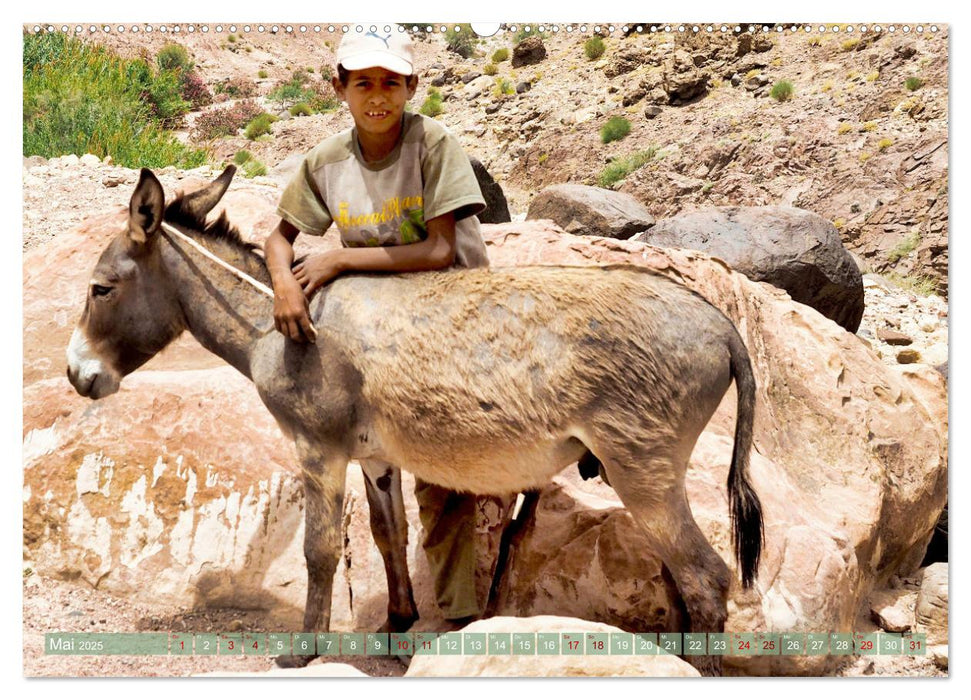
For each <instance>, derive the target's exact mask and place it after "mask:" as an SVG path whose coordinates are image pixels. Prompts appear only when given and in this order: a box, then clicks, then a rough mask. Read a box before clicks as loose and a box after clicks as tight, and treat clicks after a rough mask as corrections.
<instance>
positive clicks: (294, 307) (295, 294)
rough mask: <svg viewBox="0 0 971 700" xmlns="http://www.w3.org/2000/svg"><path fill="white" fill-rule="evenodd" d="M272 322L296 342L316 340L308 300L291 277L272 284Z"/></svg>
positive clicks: (315, 331)
mask: <svg viewBox="0 0 971 700" xmlns="http://www.w3.org/2000/svg"><path fill="white" fill-rule="evenodd" d="M273 323H274V325H275V326H276V329H277V330H278V331H280V332H281V333H283V335H285V336H287V337H288V338H290V339H291V340H295V341H297V342H298V343H306V342H310V343H312V342H314V341H316V340H317V330H316V329H315V328H314V326H313V323H311V321H310V302H309V301H308V299H307V297H306V295H304V293H303V290H302V289H301V288H300V285H299V284H298V283H297V282H295V281H294V280H293V278H292V277H291V278H290V279H289V280H281V281H279V282H277V283H276V284H275V285H273Z"/></svg>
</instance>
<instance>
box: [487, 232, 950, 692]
mask: <svg viewBox="0 0 971 700" xmlns="http://www.w3.org/2000/svg"><path fill="white" fill-rule="evenodd" d="M486 243H487V247H488V249H489V256H490V259H491V260H492V262H493V265H495V266H502V265H525V264H569V265H581V264H615V263H626V264H636V265H642V266H644V267H647V268H649V269H653V270H657V271H659V272H661V273H662V274H667V275H669V276H671V277H674V278H676V279H678V280H680V281H681V282H683V283H684V284H686V285H687V286H689V287H690V288H692V289H694V290H695V291H697V292H698V293H700V294H701V295H702V296H704V297H705V298H707V299H708V300H709V301H711V302H712V303H713V304H714V305H715V306H716V307H718V308H719V309H721V310H722V311H723V312H724V313H725V314H726V315H727V316H728V317H729V318H730V319H731V320H732V321H733V322H734V323H735V325H736V326H737V327H738V329H739V331H740V332H741V334H742V337H743V339H744V340H745V343H746V345H747V347H748V348H749V353H750V356H751V360H752V364H753V370H754V372H755V376H756V381H757V384H758V405H759V408H758V410H757V412H756V424H755V437H754V440H755V449H754V451H753V453H752V462H751V465H752V466H751V474H752V480H753V482H754V486H755V489H756V491H757V492H758V494H759V496H760V497H761V500H762V505H763V511H764V516H765V538H766V541H765V548H764V550H763V559H762V565H761V568H760V572H759V578H758V581H757V584H756V587H755V588H754V589H753V590H751V591H744V590H742V589H741V588H740V587H739V586H737V585H736V587H734V588H733V591H732V593H731V602H730V604H729V620H728V627H727V629H729V630H734V631H744V632H758V631H771V632H786V631H818V630H852V629H854V625H855V623H856V620H857V616H858V615H859V614H860V612H861V606H862V605H864V604H865V601H866V597H867V596H868V595H869V594H870V592H871V591H872V590H874V589H875V588H883V587H885V585H886V583H887V582H888V580H889V579H890V577H892V576H893V575H895V574H905V573H913V572H914V571H915V570H916V568H917V567H918V566H919V564H920V561H921V558H922V557H923V554H924V550H925V549H926V546H927V542H928V540H929V538H930V536H931V534H932V532H933V530H934V526H935V524H936V522H937V518H938V516H939V515H940V512H941V510H942V509H943V507H944V503H945V499H946V496H947V392H946V388H945V386H944V382H943V380H942V378H941V377H940V375H939V374H938V373H937V372H936V371H935V370H934V369H933V368H931V367H928V366H924V365H921V366H916V365H911V366H910V367H909V369H905V368H896V367H888V366H887V365H885V364H883V363H882V362H881V361H880V360H879V358H877V357H876V356H875V355H874V354H873V353H872V351H870V350H869V348H868V347H867V346H866V345H865V344H864V343H863V342H862V341H861V340H860V339H859V338H857V337H856V336H855V335H852V334H850V333H847V332H846V331H844V330H843V329H841V328H839V327H838V326H836V325H835V324H833V323H831V322H829V321H828V320H827V319H825V318H824V317H823V316H821V315H820V314H819V313H818V312H816V311H814V310H813V309H811V308H809V307H806V306H803V305H801V304H795V303H793V302H792V301H791V300H790V299H789V298H788V296H787V295H786V294H784V293H783V292H780V291H777V290H774V289H773V288H772V287H769V286H767V285H760V284H756V283H753V282H751V281H750V280H748V279H746V278H745V277H744V276H742V275H740V274H737V273H733V272H731V271H729V270H728V269H726V267H725V266H724V264H722V263H721V262H720V261H719V260H717V259H715V258H711V257H708V256H707V255H704V254H701V253H697V252H694V251H691V250H674V249H660V248H654V247H652V246H648V245H645V244H642V243H635V242H633V241H617V240H611V239H605V238H593V239H577V238H573V237H569V236H563V234H562V231H561V230H559V229H558V228H556V227H555V226H553V225H551V224H550V223H549V222H544V221H537V222H522V223H518V224H516V223H514V224H506V225H503V226H493V227H487V232H486ZM734 416H735V395H734V391H733V390H730V391H729V393H728V394H727V395H726V397H725V399H724V400H723V402H722V405H721V406H720V407H719V410H718V411H717V412H716V414H715V416H714V418H713V419H712V421H711V423H710V424H709V426H708V428H707V430H706V431H705V432H704V433H703V434H702V436H701V438H700V439H699V441H698V445H697V446H696V448H695V450H694V453H693V454H692V457H691V463H690V468H689V470H688V477H687V490H688V496H689V500H690V503H691V506H692V511H693V512H694V515H695V518H696V520H697V521H698V523H699V526H700V527H701V529H702V530H703V531H704V532H705V534H706V536H707V537H708V539H709V541H711V542H712V544H713V545H714V546H715V548H716V550H717V551H718V552H719V553H720V554H721V556H722V557H723V559H724V560H725V561H726V562H727V563H728V564H729V565H730V566H731V567H733V568H734V566H735V564H734V560H733V556H732V549H731V544H730V540H729V528H728V506H727V498H726V494H725V484H726V481H727V475H728V466H729V461H730V458H731V451H732V435H733V433H734V427H735V417H734ZM569 477H570V473H569V472H565V473H564V474H563V475H561V477H559V479H560V481H559V483H558V484H557V488H559V489H560V493H556V492H549V491H547V492H546V493H545V494H544V496H543V498H544V499H545V503H546V505H545V506H544V505H543V503H542V502H541V506H540V509H539V513H538V516H537V520H536V523H535V528H534V529H533V531H532V532H530V533H529V534H528V535H527V537H526V539H525V541H524V543H523V546H522V548H521V549H522V552H523V553H522V554H519V553H517V555H516V557H515V561H514V564H513V567H514V568H513V571H512V577H513V579H514V583H513V591H512V592H511V594H510V596H509V597H508V598H507V599H506V601H505V607H504V608H502V609H501V610H500V612H501V613H503V614H515V615H532V614H540V613H546V612H549V609H550V605H551V603H550V601H551V600H552V599H553V597H554V596H556V597H559V600H560V602H561V605H563V606H568V607H567V609H571V607H569V606H572V609H574V610H576V609H578V608H582V609H583V610H584V613H583V614H585V615H590V617H591V619H597V620H601V621H604V622H608V623H611V624H616V625H618V626H620V627H623V628H625V629H634V628H636V627H637V625H639V624H643V623H644V622H649V623H650V624H655V622H654V620H645V619H644V611H650V610H651V608H650V606H649V604H647V603H645V601H644V600H643V599H638V598H637V596H631V597H630V598H629V599H628V600H627V601H625V600H624V588H622V587H618V586H617V584H616V583H615V582H614V579H615V574H614V572H615V571H618V570H620V569H621V568H622V567H623V564H621V563H619V562H613V561H611V560H610V557H609V556H608V557H605V552H606V553H608V554H612V553H614V552H616V551H617V550H618V549H619V548H620V547H622V546H629V547H630V548H631V555H630V561H629V563H628V564H627V566H628V567H629V568H630V570H631V571H634V572H636V574H634V575H633V576H632V578H633V579H635V580H636V581H637V585H639V586H640V590H639V593H640V594H641V595H643V596H644V597H645V598H651V599H652V600H653V601H654V604H655V605H656V606H657V607H656V609H655V611H654V612H655V613H657V614H656V616H655V620H660V619H665V618H667V619H670V617H671V615H672V612H671V610H670V602H669V601H670V598H669V596H670V595H671V591H670V590H669V589H667V590H666V589H665V587H664V586H663V585H661V584H660V582H658V581H657V579H656V576H655V575H654V573H653V572H654V571H656V568H657V566H658V565H657V563H656V562H645V560H648V559H654V557H653V555H649V554H648V553H647V552H644V551H641V550H639V549H638V545H637V542H638V537H639V535H638V532H637V528H636V527H635V526H634V523H633V522H631V521H630V519H629V518H622V517H619V515H617V514H611V513H610V512H601V514H600V515H599V516H597V515H596V514H592V513H591V510H593V509H595V508H596V509H599V510H600V511H610V509H619V508H620V507H621V504H620V502H619V501H617V500H614V501H613V502H611V501H610V499H609V490H607V489H605V487H604V486H603V485H602V484H601V485H594V484H593V482H585V483H578V482H576V481H575V480H572V481H574V483H568V484H567V485H566V486H564V485H563V484H564V483H565V482H569V481H571V479H569ZM591 489H600V490H598V491H592V493H593V495H595V496H596V497H597V498H596V499H591V498H589V497H587V496H584V495H583V494H582V493H581V492H591ZM578 494H579V495H578ZM597 499H599V503H598V500H597ZM571 502H573V503H571ZM564 504H565V505H566V507H563V506H564ZM581 513H582V514H581ZM571 518H572V519H574V521H575V522H577V523H584V522H586V523H592V524H593V528H592V529H593V530H594V532H593V534H590V535H588V534H586V533H585V532H584V531H583V530H582V528H573V529H571V528H570V527H569V524H570V520H571ZM611 518H613V520H614V522H613V523H611V522H610V520H611ZM608 523H609V525H608ZM612 528H613V530H614V531H611V529H612ZM585 537H586V538H588V542H589V544H588V546H587V547H583V546H580V542H581V541H582V540H583V538H585ZM568 555H569V556H570V557H582V560H581V561H576V560H575V559H569V560H568V558H567V557H568ZM564 566H569V568H568V569H567V571H568V572H572V573H568V575H567V576H565V577H562V578H561V580H557V578H558V577H559V576H560V574H559V571H561V570H562V569H561V568H560V567H564ZM579 572H583V573H582V574H581V573H579ZM574 582H575V586H573V584H574ZM629 585H630V582H629ZM571 587H575V589H576V591H577V594H576V595H575V597H571ZM598 590H599V591H601V592H600V593H599V595H598V594H597V593H596V591H598ZM581 596H582V597H584V598H586V600H583V601H580V600H579V598H580V597H581ZM590 596H596V597H597V598H599V601H598V600H596V599H594V600H591V599H590ZM565 601H568V602H565ZM604 611H606V613H605V612H604ZM571 614H574V613H571ZM624 618H629V619H631V620H634V622H633V623H629V626H628V624H625V623H623V622H620V620H622V619H624ZM640 629H642V630H643V629H644V628H643V627H642V628H640ZM669 629H670V628H669ZM726 663H727V664H729V665H732V666H736V667H737V668H739V669H740V670H742V671H743V672H745V673H753V674H755V673H771V674H815V673H824V672H826V671H828V670H830V669H831V666H832V664H833V663H834V661H833V658H831V657H811V656H803V657H796V656H777V657H767V656H760V657H730V658H728V659H726Z"/></svg>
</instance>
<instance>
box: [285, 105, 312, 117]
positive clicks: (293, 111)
mask: <svg viewBox="0 0 971 700" xmlns="http://www.w3.org/2000/svg"><path fill="white" fill-rule="evenodd" d="M313 113H314V111H313V110H312V109H310V105H308V104H307V103H306V102H298V103H297V104H295V105H293V107H291V108H290V115H291V116H294V117H307V116H309V115H311V114H313Z"/></svg>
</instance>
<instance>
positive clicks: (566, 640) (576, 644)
mask: <svg viewBox="0 0 971 700" xmlns="http://www.w3.org/2000/svg"><path fill="white" fill-rule="evenodd" d="M560 653H561V654H565V655H567V656H583V635H582V634H580V633H579V632H575V633H574V632H564V633H563V634H562V635H561V636H560Z"/></svg>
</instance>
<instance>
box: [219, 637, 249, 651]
mask: <svg viewBox="0 0 971 700" xmlns="http://www.w3.org/2000/svg"><path fill="white" fill-rule="evenodd" d="M242 653H243V634H242V632H226V633H223V634H220V635H219V655H220V656H236V655H237V654H242Z"/></svg>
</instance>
